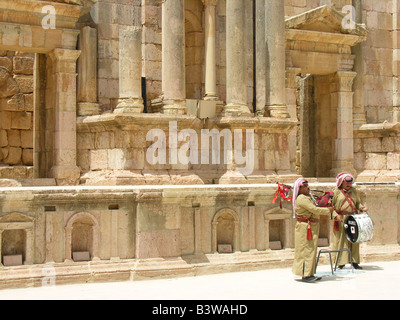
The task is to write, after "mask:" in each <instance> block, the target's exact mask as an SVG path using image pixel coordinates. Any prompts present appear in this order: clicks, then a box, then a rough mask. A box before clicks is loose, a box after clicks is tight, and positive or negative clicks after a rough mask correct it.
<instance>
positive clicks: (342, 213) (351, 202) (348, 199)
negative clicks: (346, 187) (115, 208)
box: [333, 189, 358, 231]
mask: <svg viewBox="0 0 400 320" xmlns="http://www.w3.org/2000/svg"><path fill="white" fill-rule="evenodd" d="M340 191H342V193H343V195H344V197H345V198H346V200H347V203H348V204H349V205H348V206H347V207H346V209H344V210H342V211H339V212H337V213H338V214H340V215H351V214H352V213H349V212H346V210H347V208H348V207H351V208H352V209H353V212H356V213H358V210H357V209H356V208H355V207H354V201H353V199H352V198H351V196H347V194H346V192H344V191H343V189H340ZM333 228H334V230H335V231H339V222H337V221H335V222H334V224H333Z"/></svg>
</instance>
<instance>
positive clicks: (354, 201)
mask: <svg viewBox="0 0 400 320" xmlns="http://www.w3.org/2000/svg"><path fill="white" fill-rule="evenodd" d="M354 182H355V181H354V177H353V176H352V175H351V174H350V173H347V172H342V173H341V174H339V175H338V176H337V178H336V186H337V188H336V189H335V190H334V195H333V200H332V204H333V207H334V209H335V211H336V212H337V213H338V214H339V215H341V216H342V217H343V221H344V220H345V218H346V216H348V215H353V214H360V213H362V212H367V211H368V208H367V207H365V206H363V205H362V204H361V200H360V196H359V194H358V192H357V190H356V189H355V188H354V187H353V183H354ZM332 249H333V250H341V249H350V251H351V256H352V260H353V261H351V262H350V255H349V253H348V251H343V252H342V253H341V254H340V259H339V261H338V265H339V268H340V269H343V267H344V266H345V265H346V264H348V263H352V264H353V267H354V268H355V269H362V267H361V266H360V244H359V243H351V242H350V241H349V240H347V238H346V233H345V228H344V224H343V223H339V222H337V221H335V223H334V228H333V245H332ZM335 259H336V258H335Z"/></svg>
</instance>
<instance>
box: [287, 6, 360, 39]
mask: <svg viewBox="0 0 400 320" xmlns="http://www.w3.org/2000/svg"><path fill="white" fill-rule="evenodd" d="M345 19H346V20H347V19H348V17H346V16H345V15H344V14H342V13H341V12H338V11H336V10H335V9H332V8H331V7H329V6H322V7H319V8H316V9H313V10H310V11H307V12H304V13H302V14H299V15H297V16H294V17H290V18H288V19H286V30H287V38H288V40H302V41H317V42H326V43H335V44H343V45H349V46H354V45H356V44H357V43H360V42H363V41H365V40H366V39H367V35H368V31H367V29H366V27H365V26H364V25H363V24H357V23H356V24H355V25H354V27H353V28H344V27H343V21H345Z"/></svg>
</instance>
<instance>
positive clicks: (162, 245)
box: [0, 0, 400, 287]
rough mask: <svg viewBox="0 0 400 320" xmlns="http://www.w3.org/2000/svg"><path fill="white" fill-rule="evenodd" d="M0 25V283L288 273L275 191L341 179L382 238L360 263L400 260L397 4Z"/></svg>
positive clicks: (135, 2) (104, 4) (279, 3)
mask: <svg viewBox="0 0 400 320" xmlns="http://www.w3.org/2000/svg"><path fill="white" fill-rule="evenodd" d="M0 13H1V14H0V87H1V90H0V144H1V145H0V148H1V149H0V151H1V152H0V185H1V188H0V256H1V263H2V266H0V279H2V280H4V281H1V282H0V283H1V285H0V286H1V287H10V286H24V285H41V284H42V285H43V284H45V283H53V282H52V281H55V282H56V283H70V282H78V281H107V280H129V279H131V280H132V279H142V278H148V277H162V276H175V275H197V274H203V273H210V272H221V271H227V270H228V271H229V270H245V269H259V268H268V267H273V266H286V265H290V264H291V263H292V260H293V247H294V236H293V230H294V223H295V221H294V219H293V218H292V215H293V213H292V211H291V206H290V204H289V203H286V202H285V203H283V205H282V208H281V207H280V205H279V203H272V200H273V198H274V196H275V191H276V187H277V185H276V183H277V182H283V183H286V184H292V183H293V182H294V181H295V180H296V179H297V178H298V177H299V176H304V177H306V178H307V179H309V180H310V182H312V183H313V185H312V186H313V189H317V190H329V189H333V188H334V184H333V182H334V178H335V177H336V175H337V173H339V172H342V171H349V172H352V173H353V174H355V175H356V176H357V181H358V183H359V184H358V188H359V189H360V191H361V193H362V197H363V200H364V201H365V202H366V204H367V206H368V207H369V208H370V215H371V218H372V219H373V221H374V223H375V235H374V239H373V240H372V242H370V243H368V244H364V245H363V246H362V255H363V257H364V259H366V260H378V259H398V258H399V257H400V247H399V244H400V102H399V100H400V98H399V97H400V84H399V77H400V69H399V68H400V65H399V57H398V52H399V50H400V42H399V40H398V39H399V35H400V33H399V23H398V19H399V17H400V1H398V0H393V1H392V0H390V1H389V0H382V1H372V0H353V1H351V0H285V1H283V0H254V1H253V0H163V1H162V0H124V1H122V0H97V1H95V0H54V1H41V0H15V1H9V0H0ZM331 228H332V225H331V222H329V221H327V220H324V221H322V226H321V233H320V239H321V241H320V244H321V246H329V244H330V237H331Z"/></svg>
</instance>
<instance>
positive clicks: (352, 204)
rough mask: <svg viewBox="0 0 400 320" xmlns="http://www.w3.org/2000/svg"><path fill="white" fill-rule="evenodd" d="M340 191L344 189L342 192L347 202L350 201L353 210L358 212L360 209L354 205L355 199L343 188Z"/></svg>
mask: <svg viewBox="0 0 400 320" xmlns="http://www.w3.org/2000/svg"><path fill="white" fill-rule="evenodd" d="M340 191H342V193H343V195H344V197H345V198H346V200H347V202H348V203H349V205H350V206H351V208H352V209H353V212H354V213H357V214H358V210H357V209H356V208H355V207H354V205H355V203H354V200H353V199H352V198H351V196H350V195H347V194H346V192H344V191H343V189H340ZM347 208H348V207H347ZM347 208H346V209H347ZM346 209H345V210H346Z"/></svg>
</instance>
